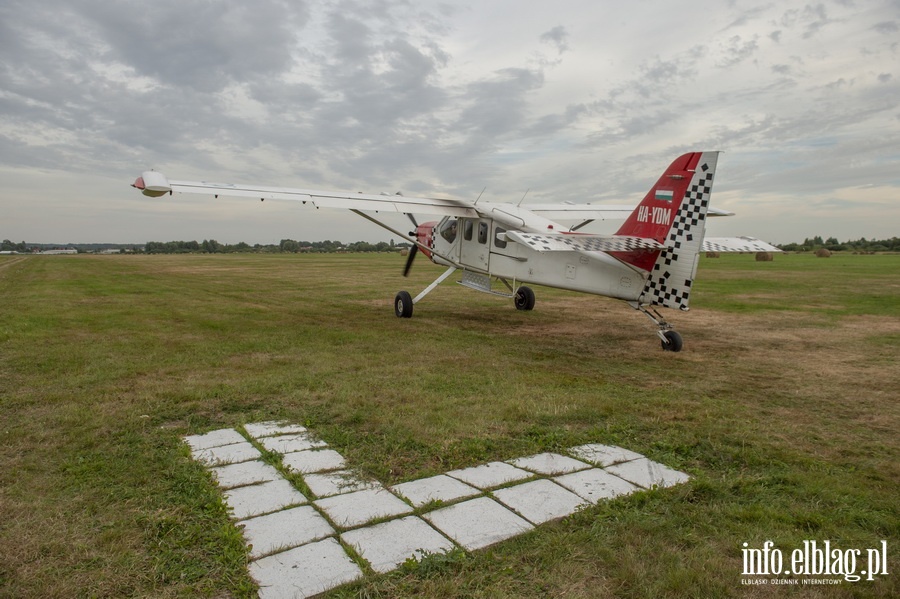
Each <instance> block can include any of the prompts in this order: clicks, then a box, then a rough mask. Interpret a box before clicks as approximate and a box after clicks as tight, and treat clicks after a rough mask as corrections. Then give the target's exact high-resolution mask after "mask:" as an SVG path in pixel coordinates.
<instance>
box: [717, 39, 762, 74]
mask: <svg viewBox="0 0 900 599" xmlns="http://www.w3.org/2000/svg"><path fill="white" fill-rule="evenodd" d="M757 50H759V44H758V43H757V41H756V38H755V37H754V38H753V39H751V40H747V41H744V40H743V39H742V38H741V36H739V35H734V36H732V37H730V38H728V40H727V42H726V44H725V45H724V47H722V49H721V51H720V53H719V58H718V60H716V66H717V67H719V68H722V69H727V68H731V67H733V66H734V65H736V64H738V63H741V62H743V61H745V60H747V59H748V58H750V57H751V56H753V54H754V53H756V51H757Z"/></svg>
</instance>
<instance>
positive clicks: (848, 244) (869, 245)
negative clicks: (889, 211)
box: [778, 235, 900, 252]
mask: <svg viewBox="0 0 900 599" xmlns="http://www.w3.org/2000/svg"><path fill="white" fill-rule="evenodd" d="M778 248H779V249H782V250H784V251H785V252H814V251H816V250H818V249H821V248H825V249H826V250H829V251H831V252H900V237H891V238H890V239H866V238H865V237H860V238H859V239H857V240H856V241H844V242H840V241H838V240H837V239H836V238H834V237H829V238H828V239H822V237H821V236H820V235H816V236H815V237H812V238H809V237H807V238H806V239H804V240H803V243H784V244H781V245H779V246H778Z"/></svg>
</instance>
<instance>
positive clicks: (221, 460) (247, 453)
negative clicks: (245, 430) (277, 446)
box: [191, 441, 262, 466]
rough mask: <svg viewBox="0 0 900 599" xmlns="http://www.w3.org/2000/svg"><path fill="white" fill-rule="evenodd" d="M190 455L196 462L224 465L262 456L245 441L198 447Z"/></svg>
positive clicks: (207, 464) (208, 464)
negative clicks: (206, 447) (204, 447)
mask: <svg viewBox="0 0 900 599" xmlns="http://www.w3.org/2000/svg"><path fill="white" fill-rule="evenodd" d="M191 455H192V456H193V457H194V459H195V460H197V461H198V462H200V463H202V464H204V465H206V466H224V465H226V464H237V463H239V462H249V461H250V460H256V459H259V458H261V457H262V454H261V453H259V450H258V449H256V448H255V447H253V446H252V445H250V443H248V442H247V441H244V442H243V443H233V444H231V445H221V446H219V447H210V448H208V449H199V450H197V451H193V452H191Z"/></svg>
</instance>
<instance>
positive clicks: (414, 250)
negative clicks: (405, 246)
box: [403, 245, 419, 277]
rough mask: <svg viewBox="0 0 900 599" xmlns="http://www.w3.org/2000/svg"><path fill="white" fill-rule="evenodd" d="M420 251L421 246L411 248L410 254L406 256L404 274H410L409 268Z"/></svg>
mask: <svg viewBox="0 0 900 599" xmlns="http://www.w3.org/2000/svg"><path fill="white" fill-rule="evenodd" d="M418 252H419V246H417V245H414V246H412V248H410V250H409V254H408V255H407V257H406V266H404V267H403V276H404V277H408V276H409V269H410V268H412V265H413V260H415V259H416V254H417V253H418Z"/></svg>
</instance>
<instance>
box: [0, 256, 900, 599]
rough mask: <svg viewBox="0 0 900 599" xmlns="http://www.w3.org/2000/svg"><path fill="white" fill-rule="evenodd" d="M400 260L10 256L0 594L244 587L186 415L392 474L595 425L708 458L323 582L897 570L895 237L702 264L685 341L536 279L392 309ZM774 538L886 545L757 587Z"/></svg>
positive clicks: (666, 582)
mask: <svg viewBox="0 0 900 599" xmlns="http://www.w3.org/2000/svg"><path fill="white" fill-rule="evenodd" d="M402 260H403V259H402V258H399V257H398V256H387V255H319V256H311V255H272V256H265V255H210V256H205V255H184V256H137V255H136V256H34V257H25V258H22V257H17V256H0V596H2V597H122V596H142V597H143V596H154V597H174V596H183V597H193V596H207V597H248V596H253V593H254V592H255V591H254V587H253V583H252V581H251V580H250V579H249V577H248V575H247V570H246V564H247V557H246V553H245V549H244V547H243V544H242V541H241V537H240V534H239V533H238V532H237V530H236V529H235V528H234V526H233V525H232V524H231V523H230V522H229V520H228V518H227V516H226V513H225V511H224V508H223V504H222V503H221V499H220V496H219V494H218V491H217V490H216V488H215V486H214V485H213V483H212V482H211V479H210V478H209V476H208V474H207V473H206V472H205V471H204V470H203V468H201V467H200V466H199V465H197V464H196V463H194V462H192V461H191V460H190V459H189V457H188V452H187V449H186V446H184V445H183V444H182V443H181V442H180V438H181V437H182V436H184V435H186V434H195V433H203V432H206V431H209V430H212V429H217V428H223V427H236V426H240V425H242V424H244V423H247V422H257V421H262V420H273V419H285V420H289V421H291V422H297V423H301V424H305V425H307V426H308V427H310V428H311V429H312V430H313V431H314V432H315V433H317V434H318V435H319V436H320V437H321V438H323V439H324V440H325V441H327V442H328V444H329V445H330V446H332V447H333V448H334V449H336V450H338V451H339V452H340V453H341V454H343V455H344V456H345V457H346V458H347V459H348V461H349V462H350V463H351V464H354V465H355V466H356V467H357V468H358V469H359V470H360V471H361V473H362V474H364V475H365V476H368V477H373V478H376V479H379V480H380V481H382V482H384V483H386V484H393V483H397V482H402V481H406V480H412V479H417V478H422V477H425V476H428V475H432V474H437V473H440V472H445V471H447V470H450V469H453V468H459V467H465V466H471V465H476V464H480V463H483V462H486V461H489V460H505V459H510V458H513V457H518V456H524V455H529V454H532V453H537V452H541V451H546V450H561V449H563V448H566V447H571V446H573V445H577V444H581V443H588V442H599V443H607V444H616V445H621V446H623V447H626V448H628V449H631V450H634V451H637V452H640V453H643V454H645V455H647V456H648V457H650V458H651V459H654V460H657V461H660V462H662V463H664V464H666V465H668V466H670V467H673V468H676V469H678V470H682V471H685V472H688V473H689V474H691V476H692V477H693V480H692V481H691V482H689V483H688V484H685V485H681V486H678V487H675V488H671V489H667V490H662V491H658V490H655V491H650V492H643V493H638V494H635V495H632V496H628V497H624V498H620V499H618V500H615V501H612V502H608V503H603V504H601V505H599V506H597V507H593V508H590V509H586V510H584V511H582V512H579V513H578V514H575V515H574V516H571V517H569V518H567V519H565V520H563V521H560V522H556V523H552V524H549V525H544V526H541V527H540V528H538V529H537V530H536V531H534V532H533V533H530V534H527V535H524V536H522V537H518V538H516V539H514V540H511V541H507V542H504V543H501V544H499V545H495V546H493V547H491V548H489V549H487V550H482V551H479V552H475V553H472V554H463V553H456V554H451V555H449V556H447V557H445V558H432V559H429V560H427V561H426V562H425V563H423V564H422V565H421V566H419V567H416V568H413V567H409V568H404V569H402V570H400V571H398V572H395V573H392V574H389V575H383V576H375V575H370V576H368V577H366V578H365V579H364V580H363V581H362V582H360V583H357V584H354V585H350V586H348V587H343V588H341V589H337V590H335V591H333V592H332V593H331V594H330V595H328V596H333V597H350V596H364V597H413V596H416V597H418V596H424V597H535V596H553V597H730V596H734V597H736V596H755V597H767V596H778V597H781V596H784V595H790V596H796V595H802V596H804V597H807V596H812V597H816V596H823V597H824V596H828V597H831V596H837V597H843V596H847V597H849V596H862V597H896V596H898V595H900V583H898V574H897V570H898V566H900V560H898V551H900V491H898V489H900V451H898V449H900V434H898V431H900V401H898V399H900V392H898V389H900V367H898V364H900V256H887V255H876V256H851V255H835V256H834V257H832V258H830V259H818V258H815V257H812V256H807V255H779V256H777V257H776V259H775V261H774V262H771V263H757V262H754V261H753V257H752V256H726V257H723V258H721V259H704V260H702V262H701V266H700V275H699V278H698V282H697V284H696V287H695V291H694V294H693V297H692V308H693V309H692V311H691V312H689V313H684V314H680V313H671V312H669V313H667V314H666V316H667V317H670V320H671V321H672V322H673V323H675V324H676V325H677V329H678V330H679V332H681V333H682V335H683V336H684V339H685V350H684V351H683V352H681V353H679V354H671V353H668V352H663V351H661V350H660V348H659V342H658V341H657V339H656V336H655V332H654V330H653V326H652V323H650V321H649V320H648V319H646V318H645V317H644V316H643V315H641V314H639V313H637V312H634V311H633V310H630V309H629V308H628V307H627V306H626V305H625V304H623V303H621V302H616V301H613V300H607V299H603V298H596V297H591V296H584V295H578V294H573V293H566V292H560V291H555V290H550V289H543V288H538V289H537V290H536V291H537V298H538V303H537V306H536V308H535V310H534V311H533V312H530V313H523V312H517V311H516V310H514V309H513V308H512V305H511V302H508V301H503V300H500V299H497V298H494V297H491V296H486V295H483V294H477V293H473V292H471V291H469V290H466V289H464V288H462V287H460V286H458V285H453V284H451V283H445V284H444V285H443V286H442V287H441V288H439V289H438V290H437V291H435V292H434V293H433V294H432V295H430V296H429V297H428V298H427V299H426V300H424V301H423V302H422V303H420V304H418V305H417V306H416V315H415V316H414V317H413V318H412V319H410V320H401V319H397V318H396V317H394V315H393V309H392V307H391V300H392V298H393V295H394V293H395V292H396V291H398V290H399V289H401V288H406V289H409V290H410V291H412V292H414V293H415V292H417V291H418V290H420V289H421V288H422V287H424V286H425V285H426V284H427V283H429V282H430V280H431V279H432V278H433V277H434V276H436V275H437V274H438V273H439V272H440V270H439V269H438V268H437V267H434V266H432V265H428V264H427V263H426V262H425V261H424V260H420V261H419V263H418V264H417V265H416V268H415V269H414V271H413V274H412V276H411V277H410V279H408V280H405V279H403V278H402V277H401V276H400V271H401V268H402ZM766 540H772V541H774V542H775V543H776V547H779V548H782V549H783V550H784V552H785V553H786V554H789V553H790V551H791V550H793V549H795V548H798V547H802V543H803V541H804V540H816V541H819V542H820V543H821V542H823V541H825V540H830V541H831V543H832V545H833V546H837V547H840V548H843V549H849V548H862V549H865V548H872V547H878V546H880V542H881V540H886V541H887V544H888V555H889V564H888V571H889V575H887V576H879V577H878V578H877V579H876V580H875V581H872V582H869V581H865V580H863V581H859V582H855V583H851V582H844V583H843V584H841V585H838V586H830V587H826V586H818V587H808V586H807V587H800V588H796V587H794V588H784V587H775V586H766V587H761V586H758V587H748V586H746V585H742V584H741V579H742V576H741V572H742V557H741V548H742V544H743V543H745V542H746V543H748V544H749V546H750V547H754V548H759V547H762V545H763V543H764V542H765V541H766ZM743 578H746V577H743Z"/></svg>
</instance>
